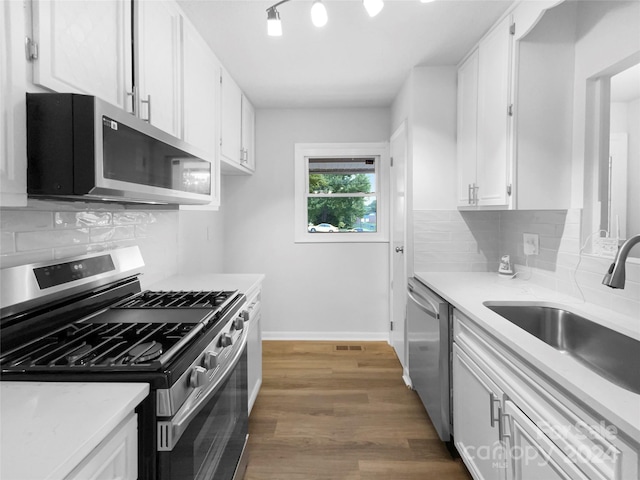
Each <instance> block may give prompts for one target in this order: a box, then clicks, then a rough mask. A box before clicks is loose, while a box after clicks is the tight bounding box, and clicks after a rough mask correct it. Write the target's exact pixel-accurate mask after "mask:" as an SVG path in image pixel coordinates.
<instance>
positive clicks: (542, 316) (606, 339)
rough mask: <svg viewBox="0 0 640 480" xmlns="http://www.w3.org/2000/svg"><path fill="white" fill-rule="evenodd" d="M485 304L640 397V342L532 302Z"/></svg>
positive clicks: (559, 310)
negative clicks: (639, 362)
mask: <svg viewBox="0 0 640 480" xmlns="http://www.w3.org/2000/svg"><path fill="white" fill-rule="evenodd" d="M484 305H485V306H486V307H487V308H489V309H491V310H493V311H494V312H496V313H497V314H498V315H500V316H502V317H504V318H506V319H507V320H509V321H510V322H511V323H513V324H514V325H517V326H518V327H520V328H522V329H523V330H525V331H526V332H528V333H530V334H531V335H533V336H535V337H537V338H539V339H540V340H542V341H543V342H545V343H546V344H548V345H551V346H552V347H553V348H555V349H556V350H559V351H560V352H562V353H565V354H567V355H570V356H571V357H573V358H575V359H576V360H578V361H579V362H581V363H583V364H584V365H586V366H587V367H589V368H590V369H591V370H593V371H594V372H596V373H598V374H599V375H601V376H603V377H604V378H606V379H607V380H609V381H611V382H613V383H615V384H616V385H619V386H621V387H623V388H625V389H627V390H630V391H632V392H634V393H639V394H640V368H639V367H638V361H639V360H640V341H638V340H635V339H633V338H631V337H628V336H626V335H623V334H621V333H618V332H616V331H614V330H611V329H610V328H607V327H604V326H602V325H599V324H597V323H595V322H592V321H591V320H588V319H586V318H584V317H582V316H580V315H577V314H575V313H572V312H569V311H567V310H563V309H562V308H555V307H549V306H543V305H536V304H529V303H526V304H515V303H499V302H485V303H484Z"/></svg>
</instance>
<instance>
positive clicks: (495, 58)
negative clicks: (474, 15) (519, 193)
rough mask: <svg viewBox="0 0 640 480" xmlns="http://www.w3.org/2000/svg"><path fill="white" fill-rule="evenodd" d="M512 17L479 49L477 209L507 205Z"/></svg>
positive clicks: (484, 41)
mask: <svg viewBox="0 0 640 480" xmlns="http://www.w3.org/2000/svg"><path fill="white" fill-rule="evenodd" d="M510 29H511V17H507V18H505V19H504V20H502V21H501V22H500V23H499V24H498V25H497V26H496V27H495V28H494V29H493V30H492V31H491V32H490V33H489V35H488V36H487V37H486V38H484V39H483V40H482V42H480V46H479V48H478V54H479V64H478V163H477V168H478V170H477V171H478V176H477V184H478V187H479V188H478V192H477V198H478V205H480V206H482V205H491V206H496V205H507V204H508V195H507V185H508V183H509V179H508V175H509V173H510V172H509V161H510V127H511V117H510V116H509V105H510V94H511V92H510V81H511V51H512V43H513V35H511V32H510Z"/></svg>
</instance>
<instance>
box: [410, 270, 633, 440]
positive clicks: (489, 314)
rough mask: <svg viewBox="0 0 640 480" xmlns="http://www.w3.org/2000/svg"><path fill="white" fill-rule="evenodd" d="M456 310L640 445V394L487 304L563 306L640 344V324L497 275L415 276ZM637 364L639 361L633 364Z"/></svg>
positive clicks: (594, 306)
mask: <svg viewBox="0 0 640 480" xmlns="http://www.w3.org/2000/svg"><path fill="white" fill-rule="evenodd" d="M415 276H416V278H418V279H419V280H420V281H421V282H422V283H424V284H425V285H427V286H428V287H430V288H431V289H432V290H433V291H435V292H436V293H437V294H439V295H440V296H441V297H442V298H444V299H445V300H447V301H448V302H449V303H451V304H452V305H454V306H455V307H456V308H457V309H458V310H460V311H461V312H462V313H464V314H465V315H466V316H468V317H470V318H471V319H472V320H474V321H476V322H477V323H478V324H479V325H480V326H482V327H483V328H484V329H485V330H487V331H488V332H489V333H491V334H492V335H493V336H494V337H496V338H497V339H498V340H499V341H500V342H502V343H503V344H504V345H506V346H507V347H509V348H510V349H511V350H512V351H514V352H515V353H516V354H517V355H518V356H520V357H521V358H522V359H523V360H525V361H526V362H527V363H529V364H530V365H532V366H533V367H534V368H537V369H538V370H539V371H541V372H542V373H543V374H545V375H546V376H548V377H549V378H550V379H551V380H552V382H553V383H555V384H556V385H557V386H558V387H559V388H560V389H561V390H564V391H567V392H568V393H569V394H571V395H572V396H573V397H575V398H576V399H579V401H580V402H582V403H583V404H585V405H587V406H588V407H590V408H592V409H593V410H595V411H597V412H599V413H600V414H601V415H603V416H604V418H606V419H607V420H608V421H610V422H612V423H614V424H615V425H616V426H617V427H618V428H619V429H620V430H622V431H624V432H625V433H626V434H627V435H629V436H631V437H632V438H633V439H634V440H635V441H637V442H640V395H638V394H635V393H632V392H630V391H628V390H626V389H624V388H622V387H619V386H617V385H614V384H613V383H611V382H609V381H608V380H606V379H604V378H603V377H601V376H600V375H598V374H597V373H595V372H593V371H591V370H590V369H589V368H587V367H586V366H584V365H582V364H581V363H579V362H578V361H576V360H574V359H573V358H571V357H569V356H567V355H564V354H562V353H560V352H559V351H557V350H556V349H554V348H553V347H551V346H549V345H547V344H546V343H544V342H543V341H541V340H539V339H537V338H535V337H533V336H532V335H530V334H529V333H527V332H526V331H524V330H522V329H520V328H519V327H517V326H516V325H514V324H512V323H511V322H509V321H508V320H506V319H505V318H503V317H501V316H500V315H498V314H497V313H495V312H493V311H491V310H489V309H488V308H487V307H485V306H484V305H483V302H486V301H524V302H545V303H547V304H548V305H549V306H562V307H564V308H565V309H566V310H570V311H573V312H575V313H577V314H580V315H582V316H584V317H586V318H588V319H589V320H592V321H595V322H597V323H600V324H602V325H604V326H607V327H609V328H611V329H612V330H617V331H619V332H621V333H624V334H625V335H628V336H631V337H633V338H636V339H640V320H639V319H637V318H631V317H627V316H624V315H619V314H616V313H614V312H612V311H610V310H608V309H604V308H601V307H598V306H596V305H592V304H589V303H584V302H580V301H579V300H578V299H576V298H573V297H569V296H565V295H561V294H558V293H556V292H553V291H551V290H548V289H545V288H543V287H539V286H537V285H534V284H531V283H529V282H527V281H524V280H518V279H508V278H501V277H499V276H498V274H496V273H423V272H418V273H416V274H415ZM629 361H630V362H636V364H637V363H638V359H637V358H636V359H629Z"/></svg>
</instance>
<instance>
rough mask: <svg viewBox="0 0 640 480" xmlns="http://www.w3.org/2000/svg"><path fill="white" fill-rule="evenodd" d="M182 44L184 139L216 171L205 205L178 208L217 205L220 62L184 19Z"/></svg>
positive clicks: (212, 206)
mask: <svg viewBox="0 0 640 480" xmlns="http://www.w3.org/2000/svg"><path fill="white" fill-rule="evenodd" d="M183 43H184V48H183V65H184V72H183V73H184V76H183V86H184V92H183V108H184V140H185V141H186V142H187V143H189V144H191V145H194V146H195V147H197V148H199V149H200V150H202V151H203V152H204V155H205V156H206V158H207V159H208V160H210V161H211V163H212V170H213V171H214V172H216V173H215V178H213V177H212V181H211V197H212V200H211V203H210V204H209V205H208V206H207V207H201V206H197V207H196V206H186V205H185V206H183V207H181V208H185V209H187V207H188V209H189V210H194V209H199V210H201V209H203V208H217V207H218V206H219V205H220V175H218V172H219V171H220V167H219V159H218V154H217V153H218V152H217V147H218V140H217V139H218V136H219V133H218V131H217V129H218V128H219V125H218V123H219V119H218V112H219V110H220V95H219V88H218V85H219V77H220V64H219V62H218V59H217V58H216V56H215V55H214V54H213V52H212V51H211V49H210V48H209V46H208V45H207V44H206V43H205V41H204V40H203V39H202V37H201V36H200V34H199V33H198V32H197V31H196V30H195V27H193V26H192V25H191V23H189V22H187V21H185V22H184V32H183Z"/></svg>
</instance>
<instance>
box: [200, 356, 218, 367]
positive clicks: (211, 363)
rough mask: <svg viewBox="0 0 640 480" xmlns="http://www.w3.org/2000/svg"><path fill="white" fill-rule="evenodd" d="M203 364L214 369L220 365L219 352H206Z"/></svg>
mask: <svg viewBox="0 0 640 480" xmlns="http://www.w3.org/2000/svg"><path fill="white" fill-rule="evenodd" d="M202 366H203V367H204V368H206V369H207V370H213V369H214V368H216V367H217V366H218V352H205V354H204V358H203V359H202Z"/></svg>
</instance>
